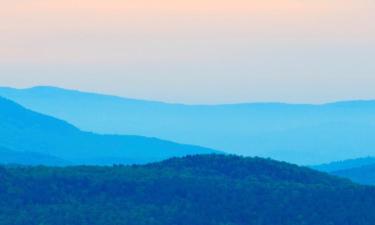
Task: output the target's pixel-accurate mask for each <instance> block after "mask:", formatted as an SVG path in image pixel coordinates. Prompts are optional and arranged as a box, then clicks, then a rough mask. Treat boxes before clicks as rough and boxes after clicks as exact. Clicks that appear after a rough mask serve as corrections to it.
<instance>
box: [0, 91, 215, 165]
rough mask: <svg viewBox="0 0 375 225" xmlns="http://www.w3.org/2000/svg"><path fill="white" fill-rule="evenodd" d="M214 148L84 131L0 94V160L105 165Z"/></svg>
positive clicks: (50, 163) (1, 161)
mask: <svg viewBox="0 0 375 225" xmlns="http://www.w3.org/2000/svg"><path fill="white" fill-rule="evenodd" d="M124 126H126V124H124ZM214 152H216V151H214V150H212V149H208V148H203V147H199V146H192V145H183V144H177V143H174V142H169V141H164V140H160V139H156V138H146V137H142V136H130V135H98V134H95V133H89V132H84V131H81V130H80V129H78V128H76V127H74V126H73V125H70V124H68V123H66V122H64V121H62V120H59V119H56V118H53V117H50V116H46V115H43V114H40V113H36V112H33V111H30V110H28V109H26V108H24V107H22V106H20V105H18V104H16V103H14V102H12V101H10V100H7V99H4V98H1V97H0V163H6V164H9V163H14V164H27V165H30V164H31V165H32V164H43V165H64V164H65V165H69V164H73V165H74V164H91V165H92V164H93V165H108V164H113V163H123V164H126V163H146V162H154V161H160V160H163V159H167V158H170V157H176V156H185V155H190V154H205V153H206V154H207V153H214Z"/></svg>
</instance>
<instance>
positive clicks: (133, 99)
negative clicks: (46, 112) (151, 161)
mask: <svg viewBox="0 0 375 225" xmlns="http://www.w3.org/2000/svg"><path fill="white" fill-rule="evenodd" d="M42 88H45V89H51V90H52V89H55V90H60V91H70V92H78V93H82V94H89V95H100V96H105V97H112V98H119V99H123V100H132V101H142V102H149V103H160V104H168V105H182V106H202V107H204V106H213V107H214V106H231V105H238V106H240V105H266V104H270V105H295V106H303V105H305V106H324V105H333V104H340V103H351V102H374V101H375V98H368V99H343V100H333V101H324V102H323V101H322V102H318V103H307V102H287V101H285V102H283V101H241V102H232V103H202V104H201V103H183V102H168V101H163V100H155V99H145V98H136V97H127V96H121V95H117V94H110V93H103V92H97V91H90V90H82V89H74V88H67V87H61V86H54V85H34V86H26V87H12V86H0V89H13V90H19V91H22V90H24V91H26V90H32V89H42Z"/></svg>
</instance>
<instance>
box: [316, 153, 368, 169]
mask: <svg viewBox="0 0 375 225" xmlns="http://www.w3.org/2000/svg"><path fill="white" fill-rule="evenodd" d="M372 164H374V165H375V157H365V158H358V159H348V160H343V161H336V162H331V163H327V164H321V165H317V166H312V168H313V169H316V170H319V171H322V172H334V171H339V170H350V169H354V168H358V167H364V166H369V165H372Z"/></svg>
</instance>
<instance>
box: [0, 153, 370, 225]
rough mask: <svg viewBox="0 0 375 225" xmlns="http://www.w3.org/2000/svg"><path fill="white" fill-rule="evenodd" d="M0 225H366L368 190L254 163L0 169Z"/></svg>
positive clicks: (182, 161) (202, 159)
mask: <svg viewBox="0 0 375 225" xmlns="http://www.w3.org/2000/svg"><path fill="white" fill-rule="evenodd" d="M0 180H1V182H0V224H1V225H3V224H4V225H5V224H6V225H8V224H12V225H21V224H22V225H23V224H28V225H40V224H44V225H66V224H69V225H84V224H87V225H109V224H110V225H192V224H194V225H317V224H319V225H353V224H355V225H373V224H374V221H375V214H374V213H373V212H374V211H375V189H373V188H370V187H364V186H359V185H355V184H353V183H351V182H349V181H347V180H343V179H341V178H335V177H332V176H329V175H326V174H323V173H320V172H317V171H314V170H311V169H308V168H301V167H297V166H294V165H290V164H286V163H280V162H276V161H271V160H266V159H260V158H241V157H236V156H224V155H201V156H188V157H185V158H174V159H170V160H167V161H164V162H161V163H155V164H149V165H145V166H119V165H118V166H113V167H67V168H50V167H21V168H1V169H0Z"/></svg>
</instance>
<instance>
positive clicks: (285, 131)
mask: <svg viewBox="0 0 375 225" xmlns="http://www.w3.org/2000/svg"><path fill="white" fill-rule="evenodd" d="M0 96H4V97H6V98H9V99H12V100H14V101H16V102H18V103H19V104H21V105H23V106H25V107H27V108H30V109H32V110H34V111H37V112H41V113H43V114H47V115H51V116H54V117H57V118H61V119H63V120H66V121H68V122H70V123H72V124H74V125H75V126H77V127H79V128H80V129H83V130H88V131H92V132H96V133H103V134H134V135H141V136H151V137H157V138H161V139H166V140H172V141H175V142H179V143H191V144H194V145H199V146H206V147H209V148H213V149H220V150H223V151H226V152H230V153H236V154H243V155H249V156H260V157H271V158H274V159H277V160H283V161H288V162H293V163H298V164H304V165H312V164H319V163H323V162H331V161H337V160H344V159H347V158H359V157H363V156H366V155H375V139H374V138H373V135H372V134H373V133H375V101H348V102H336V103H331V104H322V105H309V104H282V103H255V104H229V105H183V104H167V103H162V102H153V101H144V100H136V99H128V98H121V97H114V96H109V95H101V94H92V93H85V92H79V91H73V90H66V89H61V88H55V87H35V88H30V89H13V88H0Z"/></svg>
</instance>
